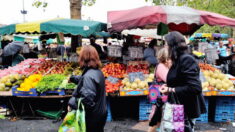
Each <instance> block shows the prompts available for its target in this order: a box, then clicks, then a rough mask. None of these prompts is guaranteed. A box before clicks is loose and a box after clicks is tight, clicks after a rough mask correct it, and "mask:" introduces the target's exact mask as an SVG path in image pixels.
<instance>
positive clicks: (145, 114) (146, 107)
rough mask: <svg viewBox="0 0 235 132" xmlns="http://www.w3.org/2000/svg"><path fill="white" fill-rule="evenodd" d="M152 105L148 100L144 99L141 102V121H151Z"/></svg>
mask: <svg viewBox="0 0 235 132" xmlns="http://www.w3.org/2000/svg"><path fill="white" fill-rule="evenodd" d="M151 109H152V104H150V103H149V100H148V99H147V98H142V99H140V101H139V121H146V120H149V115H150V113H151Z"/></svg>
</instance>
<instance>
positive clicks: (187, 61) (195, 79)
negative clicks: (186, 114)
mask: <svg viewBox="0 0 235 132" xmlns="http://www.w3.org/2000/svg"><path fill="white" fill-rule="evenodd" d="M199 72H200V71H199V68H198V65H197V63H196V62H195V60H194V59H193V58H192V57H191V56H185V57H183V58H182V59H181V67H180V74H182V79H183V80H184V81H185V83H184V85H183V86H178V87H175V92H176V94H177V95H178V96H190V95H195V94H196V95H197V94H201V92H202V87H201V81H200V80H199Z"/></svg>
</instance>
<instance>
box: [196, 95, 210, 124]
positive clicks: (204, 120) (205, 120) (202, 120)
mask: <svg viewBox="0 0 235 132" xmlns="http://www.w3.org/2000/svg"><path fill="white" fill-rule="evenodd" d="M205 104H206V110H207V113H204V114H201V115H200V117H199V118H196V122H198V123H208V108H209V100H208V98H205Z"/></svg>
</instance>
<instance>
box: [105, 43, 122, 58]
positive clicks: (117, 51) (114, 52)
mask: <svg viewBox="0 0 235 132" xmlns="http://www.w3.org/2000/svg"><path fill="white" fill-rule="evenodd" d="M108 56H110V57H122V47H121V46H115V45H113V46H108Z"/></svg>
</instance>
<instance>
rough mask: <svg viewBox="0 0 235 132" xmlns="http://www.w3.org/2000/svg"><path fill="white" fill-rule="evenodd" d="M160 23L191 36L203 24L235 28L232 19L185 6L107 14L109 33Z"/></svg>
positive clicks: (159, 7)
mask: <svg viewBox="0 0 235 132" xmlns="http://www.w3.org/2000/svg"><path fill="white" fill-rule="evenodd" d="M160 22H162V23H165V24H167V25H168V27H169V29H170V30H171V31H179V32H181V33H183V34H192V33H194V32H195V31H196V30H197V29H198V28H200V26H202V25H203V24H208V25H211V26H214V25H219V26H232V27H235V19H233V18H229V17H226V16H223V15H220V14H216V13H212V12H207V11H200V10H196V9H193V8H189V7H185V6H163V5H161V6H144V7H140V8H136V9H130V10H121V11H110V12H108V28H109V29H108V30H109V31H111V32H115V31H116V32H121V31H123V30H125V29H135V28H138V27H140V28H145V26H147V25H157V24H158V23H160ZM155 27H156V26H155Z"/></svg>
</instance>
